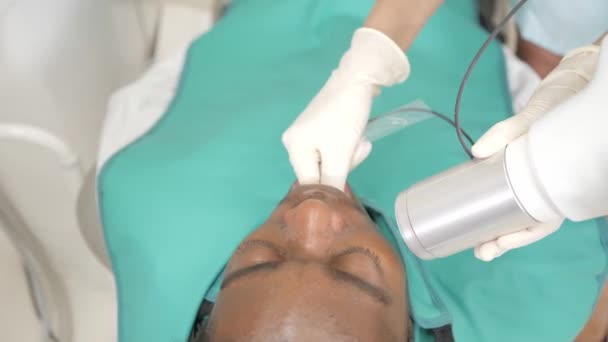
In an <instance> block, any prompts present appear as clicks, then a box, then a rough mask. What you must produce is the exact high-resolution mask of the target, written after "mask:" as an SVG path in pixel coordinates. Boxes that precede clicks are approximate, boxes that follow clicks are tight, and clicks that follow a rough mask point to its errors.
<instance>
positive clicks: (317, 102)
mask: <svg viewBox="0 0 608 342" xmlns="http://www.w3.org/2000/svg"><path fill="white" fill-rule="evenodd" d="M409 71H410V66H409V62H408V59H407V57H406V56H405V54H404V53H403V51H402V50H401V49H400V48H399V47H398V46H397V45H396V44H395V42H393V41H392V40H391V39H390V38H389V37H387V36H386V35H384V34H383V33H382V32H380V31H377V30H374V29H370V28H360V29H358V30H357V31H355V34H354V36H353V39H352V42H351V47H350V49H349V50H348V51H347V52H346V53H345V54H344V56H343V57H342V59H341V60H340V64H339V66H338V68H337V69H335V70H334V71H333V72H332V74H331V76H330V77H329V80H328V81H327V82H326V83H325V85H324V86H323V88H322V89H321V91H320V92H319V93H318V94H317V95H316V96H315V98H314V99H313V100H312V101H311V102H310V104H309V105H308V107H307V108H306V109H305V110H304V112H302V113H301V114H300V115H299V116H298V118H297V119H296V120H295V121H294V123H293V124H292V125H291V126H290V127H289V128H288V129H287V130H286V131H285V132H284V133H283V144H284V145H285V147H286V149H287V152H288V153H289V160H290V162H291V165H292V166H293V168H294V171H295V173H296V176H297V178H298V181H299V183H300V184H319V183H321V184H325V185H330V186H333V187H335V188H338V189H340V190H343V189H344V186H345V184H346V178H347V176H348V173H349V171H350V170H352V169H353V168H355V167H356V166H357V165H358V164H360V163H361V162H362V161H363V160H364V159H365V158H366V157H367V156H368V155H369V153H370V151H371V148H372V146H371V143H370V142H369V141H367V140H365V139H364V138H363V133H364V130H365V127H366V125H367V121H368V119H369V115H370V110H371V106H372V101H373V98H374V97H375V96H376V95H378V94H379V91H380V86H391V85H394V84H397V83H400V82H403V81H405V80H406V78H407V77H408V75H409Z"/></svg>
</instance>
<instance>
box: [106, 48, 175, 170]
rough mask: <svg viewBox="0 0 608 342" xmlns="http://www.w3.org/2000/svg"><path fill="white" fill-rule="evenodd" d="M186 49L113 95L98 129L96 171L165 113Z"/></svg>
mask: <svg viewBox="0 0 608 342" xmlns="http://www.w3.org/2000/svg"><path fill="white" fill-rule="evenodd" d="M186 52H187V50H186V49H184V50H183V51H180V52H179V53H177V54H176V55H173V56H172V57H169V58H167V59H166V60H163V61H161V62H159V63H157V64H155V65H153V66H152V67H151V68H150V69H149V70H148V71H147V72H146V73H145V74H144V75H143V76H142V77H141V78H140V79H139V80H137V81H135V82H134V83H132V84H130V85H128V86H126V87H124V88H122V89H119V90H118V91H116V92H115V93H114V94H113V95H112V97H111V98H110V101H109V104H108V110H107V113H106V116H105V119H104V122H103V128H102V132H101V138H100V146H99V154H98V157H97V171H98V172H99V170H101V168H102V167H103V165H104V164H105V163H106V162H107V161H108V160H109V159H110V158H111V157H112V156H113V155H115V154H116V153H118V152H119V151H120V150H121V149H122V148H123V147H125V146H127V145H129V144H130V143H132V142H133V141H135V140H136V139H137V138H139V137H141V136H142V135H143V134H145V133H146V132H147V131H149V130H150V129H151V128H152V127H153V126H154V125H155V124H156V123H157V122H158V121H159V120H160V119H161V118H162V116H163V115H164V114H165V111H166V110H167V108H168V106H169V104H170V103H171V101H172V99H173V97H174V95H175V93H176V91H177V87H178V84H179V80H180V75H181V71H182V68H183V64H184V60H185V56H186Z"/></svg>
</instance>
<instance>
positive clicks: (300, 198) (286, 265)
mask: <svg viewBox="0 0 608 342" xmlns="http://www.w3.org/2000/svg"><path fill="white" fill-rule="evenodd" d="M405 279H406V277H405V270H404V266H403V263H402V261H401V258H400V256H399V253H397V252H396V251H395V250H394V249H393V247H392V246H391V245H390V244H389V242H388V241H387V240H386V239H385V238H384V237H383V236H382V234H381V233H380V232H379V231H378V230H377V229H376V225H375V224H374V222H373V221H372V220H371V218H370V217H369V215H368V214H367V212H366V211H365V209H364V208H363V206H362V205H361V204H360V203H359V201H358V200H357V199H356V198H355V196H354V195H353V193H352V191H350V189H349V190H348V191H346V193H344V192H341V191H337V190H335V189H333V188H330V187H326V186H316V185H314V186H293V187H292V188H291V189H290V191H289V193H288V194H287V196H286V197H285V198H284V199H283V200H282V201H281V202H280V203H279V205H278V206H277V207H276V209H275V210H274V212H273V213H272V214H271V216H270V218H269V219H268V220H267V221H266V223H264V224H263V225H262V226H260V227H259V228H257V229H256V230H255V231H254V232H252V233H251V234H250V235H249V236H248V237H247V238H246V239H245V240H244V241H243V242H242V243H241V244H240V246H239V247H238V248H237V250H236V251H235V252H234V254H233V255H232V257H231V259H230V261H229V263H228V265H227V268H226V272H225V276H224V281H223V284H222V289H221V292H220V294H219V296H218V298H217V301H216V303H215V305H214V307H213V310H212V312H211V315H210V318H209V320H208V322H206V323H205V324H204V327H203V328H202V329H201V331H200V332H199V333H197V336H196V337H195V338H194V341H197V342H198V341H251V342H255V341H264V342H272V341H406V340H408V338H407V336H408V331H409V324H408V322H409V318H408V300H407V296H406V280H405ZM235 317H238V319H235Z"/></svg>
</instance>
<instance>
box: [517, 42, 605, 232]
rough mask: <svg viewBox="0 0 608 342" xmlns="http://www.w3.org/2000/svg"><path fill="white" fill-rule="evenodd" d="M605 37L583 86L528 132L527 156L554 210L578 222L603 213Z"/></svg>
mask: <svg viewBox="0 0 608 342" xmlns="http://www.w3.org/2000/svg"><path fill="white" fill-rule="evenodd" d="M607 94H608V37H607V38H604V40H603V43H602V47H601V50H600V54H599V59H598V63H597V68H596V72H595V75H594V76H593V79H592V80H591V82H590V83H589V85H588V86H587V87H586V88H585V89H583V90H582V91H581V92H580V93H579V94H577V95H575V96H573V97H571V98H569V99H568V100H566V101H564V102H563V103H562V104H560V105H559V106H557V107H556V108H555V109H553V110H552V111H551V112H549V113H548V114H547V115H545V116H544V117H543V118H541V119H540V120H539V121H538V122H537V123H535V124H534V125H533V127H532V128H531V130H530V133H529V138H530V154H531V156H532V158H533V159H534V164H535V165H534V166H535V169H536V170H535V171H536V172H537V175H539V179H540V181H541V182H542V183H543V187H544V189H545V190H546V191H547V195H548V197H549V198H551V200H552V202H553V204H554V205H555V206H556V207H557V209H558V210H559V211H560V212H561V213H562V214H563V215H564V216H565V217H567V218H568V219H570V220H574V221H582V220H587V219H592V218H597V217H601V216H605V215H608V132H607V130H608V96H607Z"/></svg>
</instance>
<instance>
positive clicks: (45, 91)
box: [0, 0, 219, 342]
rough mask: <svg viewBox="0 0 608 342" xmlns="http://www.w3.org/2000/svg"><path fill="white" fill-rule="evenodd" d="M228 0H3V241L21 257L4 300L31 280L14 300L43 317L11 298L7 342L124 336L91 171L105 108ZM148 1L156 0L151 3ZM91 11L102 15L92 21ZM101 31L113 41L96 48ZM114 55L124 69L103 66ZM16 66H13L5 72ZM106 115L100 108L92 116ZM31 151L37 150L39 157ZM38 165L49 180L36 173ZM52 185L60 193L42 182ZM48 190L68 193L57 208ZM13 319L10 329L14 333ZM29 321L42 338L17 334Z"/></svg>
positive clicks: (102, 341) (90, 341)
mask: <svg viewBox="0 0 608 342" xmlns="http://www.w3.org/2000/svg"><path fill="white" fill-rule="evenodd" d="M0 2H1V1H0ZM216 2H217V1H215V0H212V1H207V0H192V1H189V0H188V1H185V0H184V1H182V0H176V1H171V0H168V1H157V2H156V1H149V3H146V4H143V3H145V1H143V2H141V3H142V4H140V2H135V1H133V2H131V1H120V2H112V4H110V3H109V2H105V1H94V0H90V1H82V2H73V1H58V2H54V3H47V2H45V1H41V2H40V3H37V2H36V1H24V2H9V3H8V5H10V6H8V7H6V8H5V7H4V6H2V4H0V73H1V74H2V75H3V77H2V78H0V90H2V92H1V94H0V144H1V146H2V147H3V150H2V152H4V151H8V153H6V154H2V156H5V155H8V157H6V158H8V159H2V164H3V165H5V166H10V167H2V168H0V171H2V172H0V238H2V241H0V242H3V243H7V244H8V247H9V248H7V249H6V250H3V251H2V252H3V253H4V252H6V253H7V254H6V255H9V256H10V259H11V260H8V261H7V262H9V261H10V264H11V265H13V264H14V265H16V266H15V267H14V268H13V267H12V266H11V267H10V268H8V269H4V268H2V269H1V270H0V272H1V273H3V275H2V277H3V278H4V277H6V278H5V279H9V278H10V279H11V281H9V282H4V284H3V285H6V286H4V287H2V289H5V290H6V289H7V292H6V293H0V303H3V304H5V303H6V302H5V301H4V300H3V298H4V297H3V296H13V297H15V296H16V294H17V293H16V292H14V288H13V287H11V286H20V290H23V291H21V292H24V293H25V294H26V295H25V297H23V298H21V296H19V298H17V299H15V301H11V303H12V302H15V303H17V305H19V306H21V305H23V306H26V307H27V310H24V311H27V312H31V314H32V316H33V317H32V321H31V322H30V321H27V322H25V321H23V322H21V321H17V318H16V317H20V316H15V318H14V319H15V320H11V319H12V318H13V317H11V312H9V310H11V308H9V307H7V306H5V305H3V308H2V309H0V310H3V311H2V315H0V316H2V317H10V318H11V319H8V320H5V319H3V320H2V321H0V340H2V341H4V340H7V341H8V340H19V341H20V342H31V341H41V340H42V341H49V342H84V341H87V342H111V341H115V340H116V320H117V318H116V298H115V289H114V284H113V279H112V273H111V267H110V262H109V258H108V256H107V253H106V250H105V245H104V240H103V232H102V230H101V225H100V223H99V219H98V216H97V215H98V214H97V203H96V195H95V193H96V188H95V184H94V182H95V171H94V167H90V165H92V164H94V160H95V153H94V151H95V150H96V148H97V146H96V145H97V143H96V139H95V137H96V136H97V133H98V130H99V122H100V121H101V114H102V113H103V112H104V111H103V110H99V109H101V108H102V107H105V103H106V102H107V94H109V93H110V92H111V91H113V90H114V89H115V88H116V87H117V86H120V85H121V84H125V83H128V82H129V81H131V80H132V79H133V78H135V77H136V76H137V74H138V73H139V72H141V70H143V69H145V67H146V66H147V65H148V64H149V63H150V61H152V60H162V59H163V58H165V56H166V55H168V54H170V53H171V52H172V51H174V50H175V49H176V48H177V46H181V45H183V44H187V43H188V42H189V40H191V39H192V38H193V36H194V35H196V34H198V33H200V32H201V31H204V30H205V29H206V28H208V27H210V25H211V24H212V20H211V18H214V16H213V15H211V14H209V13H208V11H207V9H208V8H209V6H212V4H215V3H216ZM217 3H219V2H217ZM33 5H39V6H38V7H36V8H33V7H32V6H33ZM140 5H141V6H140ZM145 5H146V6H147V5H149V6H148V7H149V8H147V9H142V8H143V7H145ZM138 6H140V7H138ZM134 8H135V9H137V10H138V11H135V12H137V13H135V12H134V11H132V10H133V9H134ZM193 9H194V10H193ZM146 10H147V11H148V12H153V13H154V15H149V16H148V19H149V20H148V21H152V24H150V23H149V22H146V20H143V19H145V18H143V17H146V13H145V12H146ZM112 11H113V12H112ZM213 13H215V11H214V12H213ZM43 14H44V15H43ZM40 15H43V16H44V17H46V18H50V19H51V20H49V19H46V20H45V19H44V18H43V19H41V18H40ZM66 15H71V16H69V18H68V17H67V16H66ZM56 16H58V17H61V18H63V19H62V20H64V19H65V20H64V22H63V25H62V26H61V27H63V28H64V29H69V32H70V33H69V34H67V35H66V36H65V39H62V40H61V41H62V44H56V43H57V42H56V41H55V38H56V37H59V36H60V34H66V32H64V31H61V27H59V26H58V25H55V24H54V22H55V23H56V22H57V20H55V19H54V18H55V17H56ZM107 16H112V18H113V19H114V20H115V22H113V23H114V24H115V25H116V27H117V28H119V29H121V30H122V32H121V37H122V40H120V42H115V41H113V40H110V39H105V38H107V36H106V35H107V34H109V33H108V32H107V31H105V30H104V29H107V28H105V27H101V26H100V25H102V24H103V23H102V22H103V20H105V19H107ZM138 16H139V17H138ZM142 16H143V17H142ZM87 18H88V19H91V18H94V19H95V20H93V19H91V21H90V23H87V20H88V19H87ZM22 19H23V20H22ZM137 19H139V22H138V20H137ZM37 21H39V23H38V22H37ZM137 23H139V25H141V27H139V28H137V25H138V24H137ZM49 25H50V26H49ZM53 25H55V26H53ZM139 30H140V31H142V32H140V33H141V34H142V35H139V34H138V33H137V32H138V31H139ZM102 31H103V32H102ZM83 33H86V34H90V35H89V37H88V38H86V37H84V35H83ZM134 33H135V34H134ZM20 34H23V39H22V40H21V41H20V40H19V39H20V36H19V35H20ZM97 35H101V38H100V36H97ZM146 37H149V38H150V39H151V41H150V42H149V43H148V44H146V42H142V41H139V40H140V39H141V40H145V39H147V38H146ZM95 38H99V39H97V40H99V41H101V42H102V43H99V44H95V46H94V47H92V46H90V43H91V42H93V41H95V40H96V39H95ZM36 42H39V43H40V44H35V43H36ZM109 42H113V43H117V44H116V45H117V46H118V48H122V49H123V51H122V52H121V55H120V56H118V57H117V55H111V54H112V53H113V50H111V49H113V48H117V46H114V45H112V44H109ZM128 42H130V44H129V45H125V43H128ZM105 43H108V44H109V45H112V46H108V44H105ZM5 45H6V46H5ZM55 47H58V48H60V49H57V50H56V49H55ZM34 48H35V51H30V50H29V49H34ZM148 48H150V49H149V50H148ZM62 49H63V50H62ZM104 49H106V50H104ZM69 53H72V54H69ZM64 54H66V55H65V56H64ZM110 55H111V56H110ZM42 57H45V58H42ZM47 57H48V58H47ZM59 57H61V58H59ZM102 57H103V58H105V60H104V62H105V63H107V64H108V65H111V67H110V68H111V69H112V71H113V72H105V71H104V70H103V68H95V67H91V65H95V63H97V62H99V61H100V60H99V58H102ZM79 58H80V59H79ZM42 60H44V61H45V63H41V61H42ZM43 64H44V65H43ZM49 65H51V66H56V67H49ZM5 66H6V71H8V72H6V71H3V70H4V67H5ZM75 71H76V72H75ZM62 73H63V76H62ZM70 82H71V83H70ZM87 82H88V83H87ZM76 83H78V84H76ZM82 84H88V85H89V87H88V88H87V87H83V86H82ZM104 94H105V95H104ZM28 96H29V100H27V98H28ZM32 99H33V101H32ZM97 112H99V115H98V116H94V115H92V116H89V115H88V114H95V113H97ZM31 153H35V155H36V156H37V157H35V158H31V156H32V154H31ZM28 157H30V159H28ZM11 158H14V159H11ZM47 159H48V160H47ZM28 160H29V162H28ZM13 161H16V162H17V163H14V162H13ZM28 163H30V164H31V165H32V166H29V165H28ZM38 163H42V164H38ZM15 165H17V166H15ZM40 165H43V166H40ZM28 167H29V168H31V169H38V170H27V171H28V172H23V173H24V174H27V175H26V176H23V177H21V176H22V175H20V172H19V168H28ZM41 167H43V168H44V169H40V168H41ZM47 167H48V168H49V170H50V171H47V170H46V168H47ZM8 169H15V170H8ZM86 169H91V171H90V172H88V173H86V172H85V170H86ZM36 172H41V174H42V175H44V176H45V177H42V178H44V179H34V181H30V178H28V177H29V176H31V175H34V177H37V176H36ZM47 176H48V177H47ZM85 176H86V177H85ZM15 177H16V178H15ZM15 180H17V181H15ZM45 182H48V183H49V185H51V186H52V187H51V189H53V190H51V191H49V190H45V189H46V188H38V189H37V188H36V187H37V184H44V183H45ZM36 191H42V192H50V193H51V194H48V196H54V195H53V193H54V192H55V191H60V192H61V194H59V193H57V194H55V195H61V196H55V197H50V199H48V200H50V201H53V200H52V198H56V199H57V200H56V201H55V203H48V205H45V203H44V201H45V200H47V199H46V197H44V196H46V195H47V194H46V193H45V194H37V193H36ZM64 195H65V196H64ZM35 197H38V198H35ZM43 197H44V198H43ZM59 198H61V199H59ZM48 200H47V201H48ZM76 200H77V201H76ZM34 202H35V205H33V204H32V203H34ZM32 205H33V206H32ZM57 207H60V208H62V209H61V210H57V209H56V208H57ZM51 208H52V209H51ZM66 208H67V209H66ZM64 209H65V210H64ZM53 211H55V212H53ZM74 214H77V215H74ZM2 246H5V245H4V244H2ZM2 248H4V247H2ZM3 255H5V254H3ZM13 259H14V260H13ZM5 261H6V260H5ZM5 264H6V263H5ZM5 264H3V265H5ZM7 270H8V271H7ZM13 270H15V271H13ZM17 279H22V280H20V281H17ZM13 280H15V281H13ZM13 283H14V284H16V285H13ZM21 287H23V288H21ZM11 291H12V292H11ZM36 320H37V322H36ZM3 327H6V328H9V329H8V330H9V332H8V333H9V335H8V336H9V337H10V338H9V337H5V336H6V335H5V333H6V330H7V329H4V328H3ZM18 329H21V330H22V331H24V334H23V335H27V336H36V338H35V339H33V340H31V339H29V338H30V337H27V338H25V337H24V336H22V335H20V334H18V336H17V337H15V336H14V335H11V333H12V332H15V331H17V330H18ZM26 332H27V334H26Z"/></svg>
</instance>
